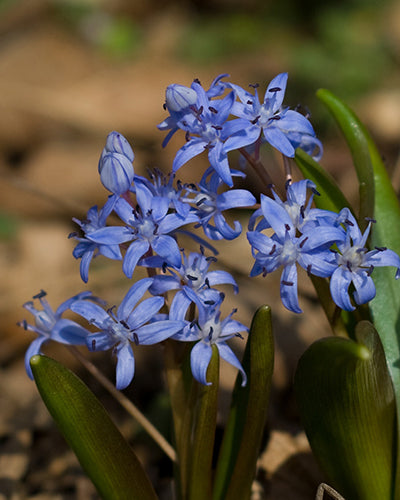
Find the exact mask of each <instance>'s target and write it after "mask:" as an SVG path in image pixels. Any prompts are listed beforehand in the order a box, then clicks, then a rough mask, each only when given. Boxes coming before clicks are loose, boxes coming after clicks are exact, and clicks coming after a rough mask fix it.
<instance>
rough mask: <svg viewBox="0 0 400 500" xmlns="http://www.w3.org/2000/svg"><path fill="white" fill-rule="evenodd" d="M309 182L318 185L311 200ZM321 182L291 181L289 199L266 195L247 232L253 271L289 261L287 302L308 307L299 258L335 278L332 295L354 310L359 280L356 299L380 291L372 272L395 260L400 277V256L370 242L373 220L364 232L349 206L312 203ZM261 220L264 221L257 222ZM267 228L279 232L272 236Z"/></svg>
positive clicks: (283, 286)
mask: <svg viewBox="0 0 400 500" xmlns="http://www.w3.org/2000/svg"><path fill="white" fill-rule="evenodd" d="M307 188H310V189H311V190H313V193H312V195H311V196H310V198H309V200H308V202H307V196H306V192H307ZM314 193H316V186H315V184H314V183H313V182H311V181H310V180H302V181H299V182H296V183H293V184H288V185H287V201H286V202H282V201H281V200H280V199H279V197H278V196H277V195H276V194H275V193H273V194H274V199H272V198H269V197H267V196H265V195H261V208H260V209H258V210H256V211H255V212H254V214H253V216H252V217H251V219H250V223H249V229H250V231H249V232H248V233H247V238H248V240H249V242H250V244H251V247H252V252H253V256H254V259H255V263H254V265H253V268H252V270H251V273H250V276H257V275H259V274H263V275H264V276H265V275H266V274H268V273H270V272H272V271H275V270H276V269H278V268H280V267H283V271H282V275H281V282H280V294H281V299H282V302H283V304H284V305H285V307H287V308H288V309H289V310H291V311H293V312H295V313H300V312H302V311H301V309H300V306H299V303H298V294H297V264H298V265H299V266H300V267H302V268H303V269H304V270H306V271H307V273H308V274H312V275H315V276H319V277H322V278H331V279H330V290H331V295H332V298H333V300H334V302H335V303H336V305H337V306H338V307H340V308H342V309H344V310H347V311H353V310H354V309H355V307H354V306H353V305H352V303H351V300H350V296H349V287H350V284H353V285H354V288H355V290H354V293H353V297H354V300H355V302H356V304H364V303H366V302H369V301H370V300H372V299H373V298H374V297H375V286H374V283H373V281H372V278H371V273H372V271H373V269H374V267H379V266H394V267H396V268H397V271H396V279H397V278H399V277H400V258H399V256H398V255H397V254H396V253H395V252H393V251H392V250H389V249H387V248H376V249H374V250H372V251H370V252H368V249H367V248H366V244H367V239H368V235H369V231H370V228H371V223H372V221H369V224H368V227H367V229H366V231H365V232H364V234H362V233H361V231H360V229H359V227H358V224H357V221H356V219H355V218H354V216H353V215H352V213H351V212H350V210H349V209H348V208H343V209H342V210H341V211H340V212H339V213H338V214H337V213H334V212H330V211H327V210H320V209H317V208H311V202H312V197H313V194H314ZM257 221H258V222H257ZM265 229H272V230H273V231H274V233H273V234H272V235H271V236H267V235H266V234H264V233H263V231H264V230H265Z"/></svg>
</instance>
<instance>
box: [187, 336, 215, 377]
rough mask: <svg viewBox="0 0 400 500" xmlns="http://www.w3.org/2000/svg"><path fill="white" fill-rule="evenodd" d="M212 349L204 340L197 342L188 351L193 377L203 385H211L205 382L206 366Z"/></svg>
mask: <svg viewBox="0 0 400 500" xmlns="http://www.w3.org/2000/svg"><path fill="white" fill-rule="evenodd" d="M211 355H212V349H211V346H210V345H209V344H206V343H205V342H202V341H200V342H197V344H196V345H194V347H193V349H192V350H191V352H190V367H191V369H192V374H193V377H194V378H195V379H196V380H197V381H198V382H200V383H201V384H203V385H211V382H207V368H208V365H209V364H210V361H211Z"/></svg>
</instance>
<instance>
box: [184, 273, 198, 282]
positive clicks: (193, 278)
mask: <svg viewBox="0 0 400 500" xmlns="http://www.w3.org/2000/svg"><path fill="white" fill-rule="evenodd" d="M186 278H187V279H188V280H190V281H197V280H198V279H199V278H198V277H197V276H191V275H190V274H187V275H186Z"/></svg>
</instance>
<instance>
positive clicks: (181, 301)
mask: <svg viewBox="0 0 400 500" xmlns="http://www.w3.org/2000/svg"><path fill="white" fill-rule="evenodd" d="M215 261H216V259H215V258H214V257H206V256H205V255H204V253H203V251H202V252H201V253H197V252H191V253H190V254H189V256H188V257H186V255H185V254H183V264H182V265H181V266H180V267H179V268H168V271H169V272H170V274H166V272H165V274H159V275H157V276H155V277H154V281H153V284H152V285H151V287H150V289H149V291H150V292H151V293H152V294H153V295H163V294H164V293H166V292H169V291H171V290H177V292H176V294H175V296H174V298H173V300H172V302H171V306H170V311H169V316H170V318H172V319H176V320H183V319H185V316H186V313H187V311H188V309H189V306H190V304H191V303H192V302H194V303H196V304H197V303H199V302H201V303H204V302H210V301H211V300H215V299H214V297H213V298H211V294H212V293H213V292H216V294H217V296H218V297H219V295H220V294H219V292H218V291H216V290H213V291H212V292H210V290H212V287H214V286H216V285H222V284H228V285H232V286H233V289H234V292H235V293H237V292H238V286H237V284H236V281H235V280H234V278H233V277H232V275H231V274H229V273H228V272H226V271H209V270H208V269H209V267H210V264H211V262H215Z"/></svg>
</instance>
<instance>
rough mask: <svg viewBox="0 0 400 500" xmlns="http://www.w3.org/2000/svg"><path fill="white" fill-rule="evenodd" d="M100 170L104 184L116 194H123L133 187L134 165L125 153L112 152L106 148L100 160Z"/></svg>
mask: <svg viewBox="0 0 400 500" xmlns="http://www.w3.org/2000/svg"><path fill="white" fill-rule="evenodd" d="M99 172H100V180H101V182H102V184H103V186H104V187H105V188H106V189H108V190H109V191H111V192H112V193H114V194H123V193H125V192H126V191H128V189H129V188H130V187H131V184H132V181H133V176H134V171H133V165H132V162H131V161H130V160H129V158H127V157H126V156H125V155H123V154H120V153H113V152H111V153H110V152H107V151H106V148H104V149H103V152H102V154H101V157H100V161H99Z"/></svg>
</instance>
